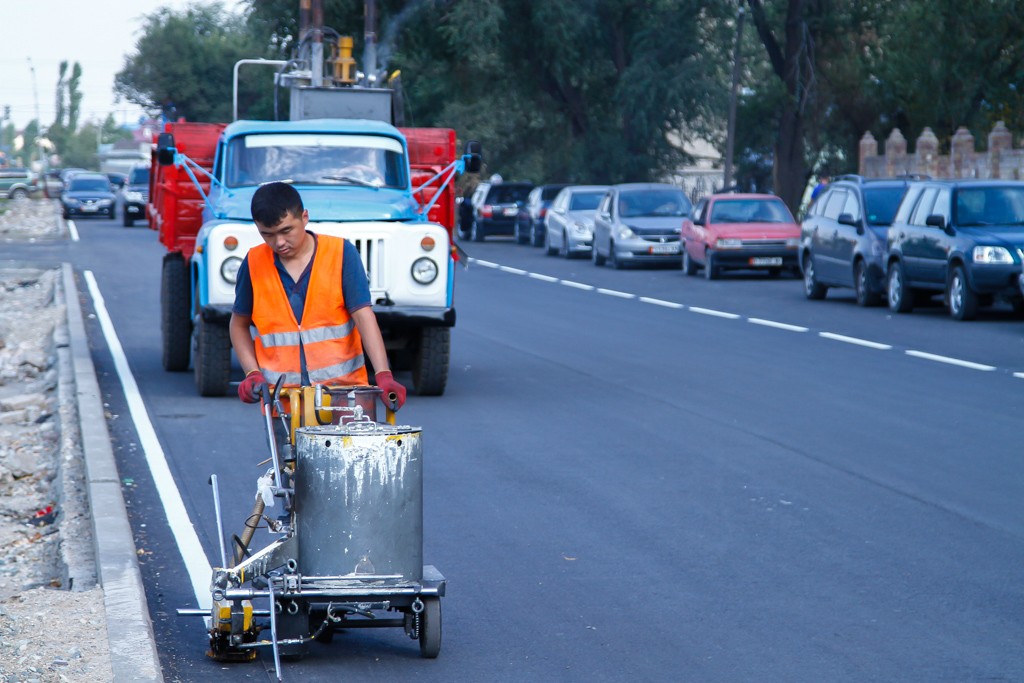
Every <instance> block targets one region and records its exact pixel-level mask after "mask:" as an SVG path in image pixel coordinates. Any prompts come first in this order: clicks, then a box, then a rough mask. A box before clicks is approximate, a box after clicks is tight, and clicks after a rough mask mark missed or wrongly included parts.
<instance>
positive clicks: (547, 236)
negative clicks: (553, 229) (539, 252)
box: [544, 231, 558, 256]
mask: <svg viewBox="0 0 1024 683" xmlns="http://www.w3.org/2000/svg"><path fill="white" fill-rule="evenodd" d="M544 253H545V254H547V255H548V256H554V255H555V254H557V253H558V250H557V249H555V247H553V246H551V233H549V232H546V231H545V233H544Z"/></svg>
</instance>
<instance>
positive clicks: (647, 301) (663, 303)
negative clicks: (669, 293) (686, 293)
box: [637, 296, 686, 308]
mask: <svg viewBox="0 0 1024 683" xmlns="http://www.w3.org/2000/svg"><path fill="white" fill-rule="evenodd" d="M637 301H643V302H644V303H645V304H654V305H655V306H664V307H665V308H686V306H684V305H682V304H677V303H676V302H675V301H665V300H664V299H652V298H651V297H649V296H639V297H637Z"/></svg>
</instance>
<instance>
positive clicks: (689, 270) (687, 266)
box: [683, 244, 697, 275]
mask: <svg viewBox="0 0 1024 683" xmlns="http://www.w3.org/2000/svg"><path fill="white" fill-rule="evenodd" d="M683 272H684V273H686V274H687V275H696V274H697V264H696V263H694V262H693V259H692V258H690V252H689V251H688V250H687V249H686V245H685V244H684V245H683Z"/></svg>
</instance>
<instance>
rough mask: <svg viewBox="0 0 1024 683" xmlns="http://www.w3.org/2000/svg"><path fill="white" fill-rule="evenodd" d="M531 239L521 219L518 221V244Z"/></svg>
mask: <svg viewBox="0 0 1024 683" xmlns="http://www.w3.org/2000/svg"><path fill="white" fill-rule="evenodd" d="M529 241H530V234H529V233H527V232H524V231H523V224H522V222H521V221H518V220H517V221H516V244H526V243H527V242H529Z"/></svg>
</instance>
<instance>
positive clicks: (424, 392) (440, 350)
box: [412, 327, 451, 396]
mask: <svg viewBox="0 0 1024 683" xmlns="http://www.w3.org/2000/svg"><path fill="white" fill-rule="evenodd" d="M450 356H451V328H448V327H424V328H423V329H422V330H421V331H420V343H419V348H417V349H416V357H415V358H414V359H413V364H412V382H413V386H415V387H416V393H417V394H419V395H420V396H440V395H441V394H443V393H444V387H445V385H446V384H447V383H448V359H449V357H450Z"/></svg>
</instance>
